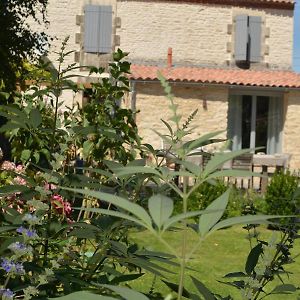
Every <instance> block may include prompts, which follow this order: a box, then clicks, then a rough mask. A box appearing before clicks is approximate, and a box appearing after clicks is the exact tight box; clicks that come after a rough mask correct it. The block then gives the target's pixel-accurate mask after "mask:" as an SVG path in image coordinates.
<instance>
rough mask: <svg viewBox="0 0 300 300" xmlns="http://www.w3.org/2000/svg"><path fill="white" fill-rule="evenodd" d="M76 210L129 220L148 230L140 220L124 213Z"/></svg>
mask: <svg viewBox="0 0 300 300" xmlns="http://www.w3.org/2000/svg"><path fill="white" fill-rule="evenodd" d="M74 209H78V210H83V211H89V212H95V213H99V214H103V215H107V216H112V217H117V218H121V219H125V220H128V221H131V222H134V223H136V224H139V225H141V226H142V227H145V228H147V227H146V226H145V224H144V223H142V222H141V221H140V220H138V219H136V218H134V217H132V216H129V215H126V214H123V213H121V212H119V211H115V210H109V209H103V208H74Z"/></svg>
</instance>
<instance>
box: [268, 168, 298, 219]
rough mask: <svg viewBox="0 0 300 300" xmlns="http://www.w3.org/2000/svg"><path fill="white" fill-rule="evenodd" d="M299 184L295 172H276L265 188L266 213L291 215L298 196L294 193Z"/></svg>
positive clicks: (295, 206) (293, 212)
mask: <svg viewBox="0 0 300 300" xmlns="http://www.w3.org/2000/svg"><path fill="white" fill-rule="evenodd" d="M298 184H299V176H298V175H297V174H295V173H291V172H290V171H287V172H282V171H281V172H278V173H275V174H274V176H273V177H272V180H271V182H270V184H269V186H268V188H267V191H266V195H265V200H266V213H268V214H272V215H292V214H295V213H296V210H297V205H298V204H299V198H298V199H294V193H295V191H296V189H297V187H298Z"/></svg>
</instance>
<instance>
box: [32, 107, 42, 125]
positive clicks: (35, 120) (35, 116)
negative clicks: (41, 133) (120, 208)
mask: <svg viewBox="0 0 300 300" xmlns="http://www.w3.org/2000/svg"><path fill="white" fill-rule="evenodd" d="M29 120H30V123H31V125H32V127H33V128H34V129H36V128H38V127H39V126H40V124H41V123H42V116H41V113H40V112H39V110H38V109H36V108H34V109H33V110H31V112H30V114H29Z"/></svg>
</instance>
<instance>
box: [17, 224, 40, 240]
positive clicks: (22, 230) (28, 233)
mask: <svg viewBox="0 0 300 300" xmlns="http://www.w3.org/2000/svg"><path fill="white" fill-rule="evenodd" d="M17 232H18V233H22V234H23V235H25V237H28V238H31V239H35V238H37V237H38V235H37V233H36V231H35V230H34V229H32V230H30V229H27V228H24V227H23V226H21V227H19V228H17Z"/></svg>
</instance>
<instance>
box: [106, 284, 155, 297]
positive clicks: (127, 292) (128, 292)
mask: <svg viewBox="0 0 300 300" xmlns="http://www.w3.org/2000/svg"><path fill="white" fill-rule="evenodd" d="M102 286H103V287H106V288H108V289H110V290H112V291H114V292H116V293H118V294H119V295H120V296H122V297H123V298H124V299H126V300H149V298H148V297H146V296H145V295H144V294H142V293H139V292H137V291H134V290H132V289H129V288H125V287H121V286H115V285H108V284H102Z"/></svg>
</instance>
